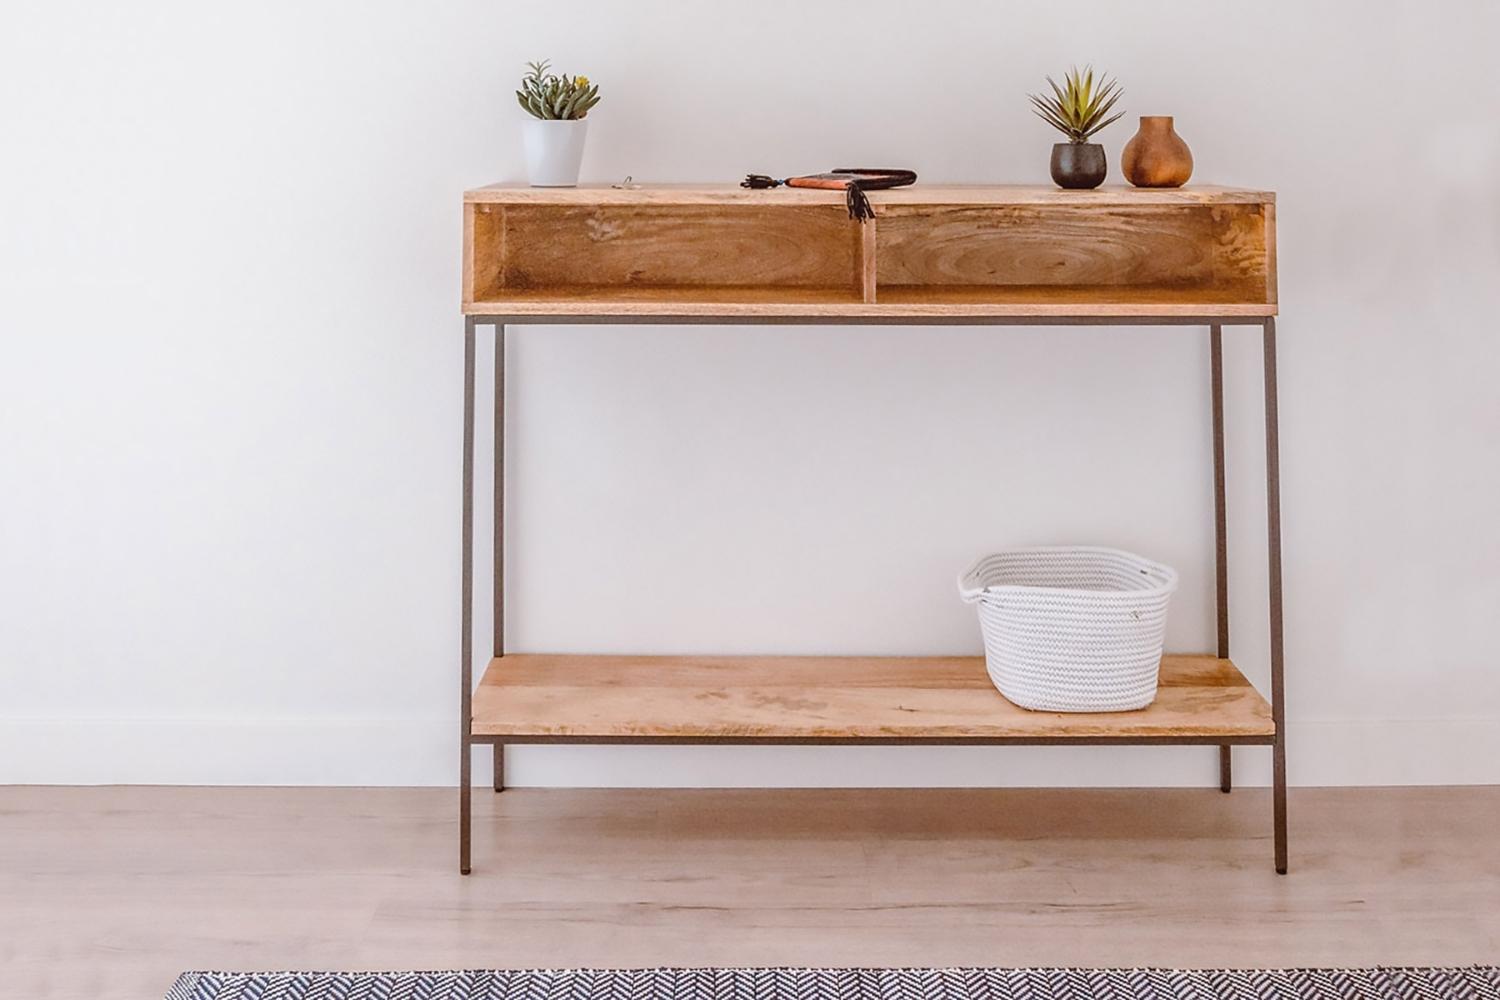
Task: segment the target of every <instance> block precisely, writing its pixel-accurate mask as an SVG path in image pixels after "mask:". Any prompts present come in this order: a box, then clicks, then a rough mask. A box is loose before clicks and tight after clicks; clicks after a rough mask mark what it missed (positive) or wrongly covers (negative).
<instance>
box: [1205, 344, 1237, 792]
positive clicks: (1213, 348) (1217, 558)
mask: <svg viewBox="0 0 1500 1000" xmlns="http://www.w3.org/2000/svg"><path fill="white" fill-rule="evenodd" d="M1208 355H1209V365H1208V367H1209V383H1210V389H1211V392H1210V395H1211V396H1212V399H1213V428H1214V429H1213V451H1214V590H1215V595H1216V606H1217V611H1218V626H1219V627H1218V636H1219V652H1218V656H1219V659H1221V660H1227V659H1229V519H1228V513H1227V512H1228V507H1227V504H1226V503H1225V499H1224V331H1223V328H1222V327H1220V326H1219V325H1218V324H1217V323H1215V324H1214V325H1213V326H1210V327H1209V328H1208ZM1230 749H1231V748H1230V747H1229V745H1228V744H1225V745H1222V746H1220V747H1219V791H1221V792H1228V791H1229V789H1230V788H1231V787H1233V776H1234V772H1233V757H1232V756H1231V755H1230Z"/></svg>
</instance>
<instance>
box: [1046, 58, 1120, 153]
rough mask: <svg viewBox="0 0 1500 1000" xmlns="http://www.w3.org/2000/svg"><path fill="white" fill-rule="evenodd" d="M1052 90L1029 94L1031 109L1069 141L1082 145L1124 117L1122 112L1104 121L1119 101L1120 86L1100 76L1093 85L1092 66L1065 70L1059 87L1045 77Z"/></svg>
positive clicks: (1050, 78)
mask: <svg viewBox="0 0 1500 1000" xmlns="http://www.w3.org/2000/svg"><path fill="white" fill-rule="evenodd" d="M1047 84H1048V85H1049V86H1050V87H1051V88H1052V95H1051V96H1042V95H1038V94H1032V95H1030V96H1031V105H1032V110H1033V111H1035V112H1036V115H1037V117H1038V118H1040V119H1042V120H1043V121H1045V122H1046V123H1047V124H1048V125H1051V126H1052V127H1053V128H1055V129H1057V130H1058V131H1059V132H1061V133H1062V134H1063V135H1065V136H1067V137H1068V141H1069V142H1074V143H1083V142H1088V141H1089V139H1090V138H1091V137H1092V136H1093V135H1094V133H1095V132H1098V131H1099V130H1100V129H1102V128H1104V127H1105V126H1106V125H1109V124H1111V123H1113V122H1116V121H1118V120H1120V119H1121V118H1123V117H1125V112H1123V111H1121V112H1120V113H1119V114H1117V115H1114V116H1112V117H1108V118H1106V117H1105V116H1106V115H1108V114H1109V112H1110V109H1111V108H1113V107H1114V106H1115V102H1116V101H1118V100H1119V99H1120V94H1121V90H1120V85H1119V84H1118V83H1117V82H1116V81H1114V80H1112V79H1107V78H1106V77H1105V76H1104V75H1103V74H1102V73H1101V74H1100V76H1099V83H1098V86H1095V85H1094V67H1092V66H1085V67H1084V69H1083V72H1082V73H1080V72H1078V67H1076V66H1075V67H1073V69H1071V70H1069V71H1068V74H1067V76H1065V77H1063V85H1062V86H1061V87H1059V86H1058V85H1057V84H1056V83H1054V82H1053V80H1052V77H1050V76H1049V77H1047Z"/></svg>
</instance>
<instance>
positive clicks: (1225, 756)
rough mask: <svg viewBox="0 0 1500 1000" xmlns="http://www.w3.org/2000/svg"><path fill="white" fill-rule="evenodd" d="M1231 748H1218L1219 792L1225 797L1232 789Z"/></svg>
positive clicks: (1232, 764)
mask: <svg viewBox="0 0 1500 1000" xmlns="http://www.w3.org/2000/svg"><path fill="white" fill-rule="evenodd" d="M1231 749H1232V748H1231V747H1227V746H1221V747H1219V791H1221V792H1223V793H1224V794H1225V795H1228V794H1229V790H1230V789H1231V788H1233V787H1234V758H1233V757H1232V756H1231Z"/></svg>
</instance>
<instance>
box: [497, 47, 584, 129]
mask: <svg viewBox="0 0 1500 1000" xmlns="http://www.w3.org/2000/svg"><path fill="white" fill-rule="evenodd" d="M551 65H552V64H551V63H550V62H549V61H548V60H546V59H543V60H542V61H541V62H533V63H527V64H526V68H527V69H528V70H530V72H528V73H527V74H526V75H525V76H523V77H521V89H520V90H518V91H516V100H517V101H519V102H520V104H521V107H522V108H524V109H525V110H526V113H527V114H529V115H531V116H532V117H533V118H541V119H543V120H546V121H576V120H578V119H579V118H582V117H583V116H584V115H587V114H588V113H589V108H592V107H593V106H594V105H596V104H598V103H599V85H598V84H594V83H590V82H589V78H588V77H586V76H568V75H566V74H563V75H558V74H556V73H549V72H547V70H548V68H549V67H550V66H551Z"/></svg>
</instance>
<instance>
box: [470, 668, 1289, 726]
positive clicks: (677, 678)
mask: <svg viewBox="0 0 1500 1000" xmlns="http://www.w3.org/2000/svg"><path fill="white" fill-rule="evenodd" d="M473 731H474V732H475V734H477V735H481V736H523V735H530V736H576V737H656V738H698V737H723V736H733V737H741V738H749V739H1038V738H1046V739H1054V738H1056V739H1097V738H1121V739H1124V738H1142V737H1145V738H1178V737H1196V736H1205V737H1207V736H1212V737H1265V736H1270V735H1272V734H1273V733H1274V732H1275V727H1274V726H1273V724H1272V722H1271V711H1270V707H1269V706H1268V705H1267V704H1266V702H1265V699H1263V698H1262V697H1261V696H1260V694H1259V693H1258V692H1256V690H1255V688H1254V687H1252V686H1251V685H1250V683H1249V682H1248V681H1247V680H1245V677H1244V675H1242V674H1241V673H1240V672H1239V670H1237V669H1236V668H1235V666H1234V664H1233V663H1231V662H1230V661H1228V660H1220V659H1217V658H1215V657H1212V656H1167V657H1165V658H1164V659H1163V661H1162V680H1161V687H1160V690H1159V692H1158V694H1157V699H1156V701H1155V703H1154V704H1152V705H1151V706H1150V707H1149V708H1146V709H1143V710H1141V711H1138V712H1114V713H1101V714H1065V713H1057V712H1028V711H1026V710H1024V709H1020V708H1017V707H1016V706H1014V705H1012V704H1011V703H1010V702H1008V701H1006V700H1005V699H1004V698H1003V697H1001V696H1000V693H999V692H998V691H996V690H995V688H994V686H993V685H992V684H991V683H990V680H989V677H988V676H987V675H986V674H985V671H984V660H983V659H982V658H979V657H921V658H905V657H822V656H808V657H781V656H753V657H712V656H575V655H555V654H519V655H516V654H513V655H510V656H506V657H504V658H503V659H497V660H493V661H491V663H490V665H489V669H487V670H486V671H485V674H484V679H483V680H482V681H481V683H480V685H479V688H478V690H477V691H476V692H475V694H474V729H473Z"/></svg>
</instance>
